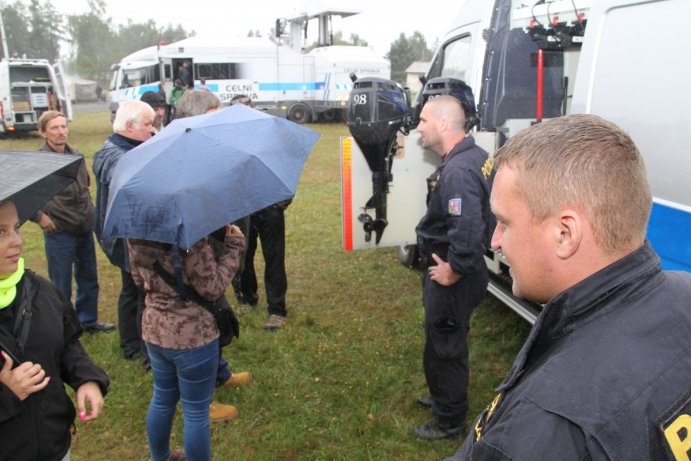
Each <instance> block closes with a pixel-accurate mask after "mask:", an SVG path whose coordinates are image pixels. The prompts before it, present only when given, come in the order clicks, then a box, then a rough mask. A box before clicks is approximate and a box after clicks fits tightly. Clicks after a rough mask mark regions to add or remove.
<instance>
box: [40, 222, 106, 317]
mask: <svg viewBox="0 0 691 461" xmlns="http://www.w3.org/2000/svg"><path fill="white" fill-rule="evenodd" d="M43 237H44V241H45V245H46V259H47V260H48V276H49V277H50V281H51V282H53V284H54V285H55V286H56V287H57V289H58V291H60V293H62V295H63V296H65V298H67V299H69V300H72V268H73V267H74V279H75V281H76V282H77V299H76V301H75V303H74V305H75V308H76V309H77V317H79V321H80V322H81V323H82V325H84V326H86V327H90V326H93V325H95V324H96V321H97V320H98V272H97V269H96V250H95V247H94V235H93V233H91V232H88V233H87V234H84V235H75V234H71V233H69V232H56V233H54V234H49V233H47V232H44V233H43Z"/></svg>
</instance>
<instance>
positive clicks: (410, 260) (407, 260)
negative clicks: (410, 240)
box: [396, 245, 420, 269]
mask: <svg viewBox="0 0 691 461" xmlns="http://www.w3.org/2000/svg"><path fill="white" fill-rule="evenodd" d="M396 256H397V257H398V260H399V261H400V262H401V264H403V265H404V266H405V267H410V268H412V269H419V268H420V252H419V251H418V249H417V245H401V246H399V247H398V248H396Z"/></svg>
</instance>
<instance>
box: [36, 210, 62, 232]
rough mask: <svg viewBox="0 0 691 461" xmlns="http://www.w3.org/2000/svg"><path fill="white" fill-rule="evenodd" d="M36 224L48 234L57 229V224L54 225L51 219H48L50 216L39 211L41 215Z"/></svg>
mask: <svg viewBox="0 0 691 461" xmlns="http://www.w3.org/2000/svg"><path fill="white" fill-rule="evenodd" d="M38 225H39V226H41V229H42V230H43V231H44V232H48V233H49V234H53V233H55V232H57V230H58V226H56V225H55V223H54V222H53V220H52V219H50V216H48V215H47V214H45V213H41V217H40V218H39V220H38Z"/></svg>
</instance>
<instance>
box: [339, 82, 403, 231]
mask: <svg viewBox="0 0 691 461" xmlns="http://www.w3.org/2000/svg"><path fill="white" fill-rule="evenodd" d="M409 99H410V98H409V95H408V93H407V92H406V90H404V89H403V87H401V86H400V85H399V84H398V83H396V82H394V81H391V80H386V79H382V78H376V77H364V78H361V79H357V80H355V82H354V84H353V90H352V91H351V92H350V103H349V106H348V119H347V125H348V128H349V129H350V134H351V135H352V136H353V138H354V139H355V142H357V144H358V146H360V150H362V153H363V154H364V155H365V159H366V160H367V164H368V165H369V168H370V170H371V171H372V191H373V194H372V197H371V198H370V199H369V200H368V201H367V204H366V205H365V207H364V212H363V213H361V214H360V215H359V216H358V220H359V221H360V222H361V223H362V224H363V228H364V230H365V240H366V241H367V242H369V241H370V240H371V238H372V232H373V231H374V233H375V235H376V239H375V242H376V243H379V241H380V240H381V237H382V234H383V232H384V228H385V227H386V225H387V221H386V195H387V194H388V192H389V182H390V181H391V180H392V179H393V178H392V176H391V164H392V162H393V158H394V155H395V154H396V149H397V143H396V135H397V133H398V131H399V129H401V128H402V127H403V126H407V125H406V120H408V119H409V117H410V115H409V103H408V101H409ZM404 129H406V130H407V128H404ZM405 134H407V131H405ZM368 209H374V210H375V217H374V218H372V216H370V215H369V214H368V213H367V210H368Z"/></svg>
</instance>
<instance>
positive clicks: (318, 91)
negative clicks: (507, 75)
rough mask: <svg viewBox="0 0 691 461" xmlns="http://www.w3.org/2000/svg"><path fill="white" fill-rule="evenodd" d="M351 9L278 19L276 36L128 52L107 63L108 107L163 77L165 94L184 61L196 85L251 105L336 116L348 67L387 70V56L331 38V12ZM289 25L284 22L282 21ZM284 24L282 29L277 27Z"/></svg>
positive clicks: (300, 117)
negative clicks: (311, 30)
mask: <svg viewBox="0 0 691 461" xmlns="http://www.w3.org/2000/svg"><path fill="white" fill-rule="evenodd" d="M357 13H358V12H357V11H354V10H345V9H337V10H319V11H315V12H312V13H305V14H301V15H299V16H297V17H294V18H289V19H287V20H284V21H277V22H276V24H277V27H276V30H277V31H278V33H277V37H276V38H275V40H274V41H272V40H269V39H268V38H259V37H246V38H234V39H228V40H219V39H209V38H204V37H202V36H197V37H191V38H188V39H185V40H181V41H178V42H175V43H171V44H168V45H161V46H158V47H149V48H145V49H143V50H140V51H137V52H135V53H132V54H131V55H129V56H127V57H125V58H123V59H122V60H121V61H120V62H119V63H118V64H115V65H114V66H112V68H111V69H112V71H113V77H112V80H111V85H110V87H111V88H110V94H111V98H112V100H111V111H112V113H113V114H114V113H115V111H116V110H117V107H118V103H119V102H120V101H123V100H125V99H138V98H139V97H141V95H142V94H143V93H144V92H146V91H158V89H159V84H162V85H163V88H164V90H165V92H166V95H167V97H168V98H170V95H171V92H172V90H173V86H174V82H175V80H176V79H178V78H179V77H180V75H181V74H180V68H181V65H182V64H183V63H186V64H185V65H186V66H187V68H188V69H190V70H191V73H192V78H193V81H194V86H195V87H197V88H199V87H201V85H202V80H203V81H204V86H205V87H206V88H207V89H208V90H210V91H211V92H213V93H214V94H216V95H217V96H218V97H219V98H220V99H221V101H222V102H224V103H227V102H229V101H230V100H231V99H232V98H233V96H236V95H239V94H244V95H247V96H249V97H250V98H251V99H252V102H253V103H254V106H255V107H256V108H257V109H260V110H265V111H267V112H269V113H271V114H272V115H276V116H281V117H287V118H288V119H290V120H293V121H295V122H298V123H306V122H312V121H336V120H339V119H340V120H342V119H343V118H344V115H345V113H346V111H347V109H348V96H349V94H350V90H351V89H352V80H351V78H350V74H352V73H355V74H357V75H375V76H380V77H382V78H389V77H390V74H391V66H390V63H389V61H387V60H386V59H384V58H383V57H380V56H378V55H377V54H376V53H375V52H374V51H373V50H371V49H370V48H367V47H361V46H332V45H330V43H331V35H330V32H329V25H330V21H329V20H330V18H331V16H343V17H347V16H351V15H354V14H357ZM311 19H318V21H319V41H318V43H319V45H320V46H318V47H317V48H315V49H313V50H311V51H309V52H307V53H303V51H302V33H303V31H304V30H305V27H306V25H307V23H308V22H309V21H310V20H311ZM288 26H289V27H288ZM284 31H285V34H284V33H283V32H284Z"/></svg>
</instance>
